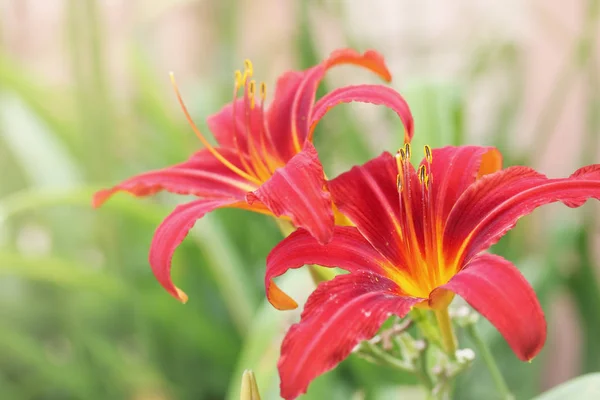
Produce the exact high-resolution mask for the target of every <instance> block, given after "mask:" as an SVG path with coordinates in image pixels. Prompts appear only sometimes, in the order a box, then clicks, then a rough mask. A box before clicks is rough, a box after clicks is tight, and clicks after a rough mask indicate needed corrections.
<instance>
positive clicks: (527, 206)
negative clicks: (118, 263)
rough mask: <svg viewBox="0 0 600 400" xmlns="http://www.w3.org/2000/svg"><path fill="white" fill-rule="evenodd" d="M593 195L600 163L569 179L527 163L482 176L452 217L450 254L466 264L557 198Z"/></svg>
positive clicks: (598, 190)
mask: <svg viewBox="0 0 600 400" xmlns="http://www.w3.org/2000/svg"><path fill="white" fill-rule="evenodd" d="M589 198H595V199H599V198H600V165H592V166H588V167H584V168H582V169H580V170H578V171H577V172H575V173H574V174H573V175H571V177H569V178H565V179H548V178H546V177H545V176H544V175H542V174H540V173H537V172H536V171H534V170H533V169H531V168H526V167H511V168H507V169H505V170H502V171H498V172H496V173H494V174H491V175H487V176H484V177H483V178H481V179H480V180H478V181H477V182H475V183H474V184H473V185H471V186H470V187H469V188H468V189H467V190H466V191H465V192H464V193H463V195H462V196H461V197H460V198H459V199H458V201H457V202H456V204H455V205H454V207H453V208H452V211H451V212H450V215H449V216H448V222H447V224H446V228H445V235H444V249H445V251H446V253H447V257H451V258H453V259H455V260H457V261H459V262H467V261H468V260H469V259H470V258H471V257H472V256H473V255H475V254H477V253H479V252H481V251H483V250H485V249H487V248H489V247H490V246H491V245H492V244H494V243H496V242H497V241H498V240H499V239H500V238H501V237H502V236H503V235H504V234H505V233H506V232H508V231H509V230H510V229H512V228H513V227H514V226H515V224H516V223H517V221H518V219H519V218H521V217H523V216H525V215H527V214H530V213H531V212H532V211H533V210H535V209H536V208H537V207H539V206H542V205H544V204H548V203H552V202H557V201H561V202H563V203H565V204H566V205H568V206H570V207H579V206H581V205H582V204H583V203H584V202H585V201H586V200H587V199H589Z"/></svg>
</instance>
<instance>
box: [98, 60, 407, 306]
mask: <svg viewBox="0 0 600 400" xmlns="http://www.w3.org/2000/svg"><path fill="white" fill-rule="evenodd" d="M343 64H354V65H357V66H361V67H363V68H366V69H368V70H370V71H372V72H374V73H375V74H377V75H379V76H380V77H381V78H383V79H384V80H386V81H390V80H391V76H390V73H389V71H388V69H387V67H386V65H385V62H384V60H383V57H382V56H381V55H380V54H378V53H376V52H374V51H367V52H365V53H364V54H360V53H357V52H355V51H353V50H349V49H344V50H338V51H335V52H333V53H332V54H331V55H330V57H329V58H327V59H326V60H325V61H323V62H322V63H321V64H319V65H317V66H315V67H312V68H309V69H307V70H305V71H290V72H287V73H285V74H283V75H282V76H281V77H280V78H279V80H278V82H277V86H276V89H275V97H274V99H273V101H272V103H271V105H270V107H269V108H268V109H265V105H264V102H265V98H266V86H265V84H264V83H261V84H260V85H259V88H258V91H259V93H258V97H259V101H258V102H257V101H256V96H257V93H256V91H257V84H256V82H255V81H254V80H252V79H251V78H252V75H253V68H252V64H251V63H250V62H249V61H246V64H245V70H244V72H243V73H242V72H241V71H236V79H235V88H234V100H233V102H232V103H230V104H228V105H226V106H225V107H224V108H223V109H222V110H221V111H220V112H219V113H217V114H216V115H213V116H211V117H209V118H208V121H207V123H208V126H209V128H210V130H211V132H212V133H213V134H214V136H215V138H216V140H217V142H218V143H219V145H218V147H213V146H212V145H211V144H210V143H209V142H208V141H207V140H206V139H205V137H204V136H203V135H202V133H200V131H199V130H198V129H197V127H196V126H195V125H194V123H193V122H192V119H191V117H190V115H189V114H188V112H187V109H186V107H185V105H184V104H183V101H182V99H181V96H180V94H179V92H178V91H177V87H176V86H175V85H174V87H175V89H176V94H177V97H178V100H179V102H180V104H181V106H182V108H183V111H184V113H185V115H186V117H187V119H188V121H189V122H190V124H191V126H192V128H193V130H194V132H195V133H196V135H197V136H198V138H199V139H200V141H201V142H202V143H203V145H204V146H205V149H203V150H200V151H198V152H196V153H194V154H193V155H192V156H191V158H190V159H188V160H187V161H185V162H183V163H181V164H177V165H174V166H170V167H168V168H165V169H160V170H156V171H151V172H146V173H143V174H141V175H137V176H134V177H132V178H129V179H127V180H125V181H124V182H121V183H120V184H119V185H117V186H115V187H113V188H111V189H106V190H101V191H99V192H98V193H96V195H95V196H94V200H93V204H94V206H95V207H99V206H100V205H102V204H103V203H104V202H105V201H106V200H107V199H108V198H109V197H111V196H112V195H113V194H114V193H116V192H118V191H125V192H128V193H130V194H132V195H134V196H149V195H152V194H155V193H157V192H159V191H162V190H166V191H169V192H172V193H178V194H188V195H189V194H191V195H195V196H198V197H199V199H198V200H195V201H192V202H190V203H187V204H183V205H181V206H179V207H177V208H176V209H175V210H174V211H173V212H172V213H171V214H170V215H169V216H168V217H167V218H166V219H165V220H164V221H163V222H162V224H161V225H160V226H159V227H158V228H157V230H156V233H155V235H154V238H153V241H152V245H151V248H150V255H149V261H150V265H151V267H152V270H153V272H154V274H155V276H156V278H157V279H158V281H159V282H160V284H161V285H162V286H163V287H164V288H165V289H166V290H167V291H168V292H169V293H170V294H171V295H173V296H174V297H175V298H177V299H179V300H180V301H182V302H185V301H187V296H186V295H185V293H183V292H182V291H181V290H180V289H178V288H177V287H176V286H175V285H174V284H173V282H172V281H171V276H170V270H171V258H172V256H173V253H174V251H175V248H176V247H177V246H178V245H179V244H180V243H181V241H182V240H183V239H184V238H185V236H186V235H187V233H188V231H189V230H190V229H191V228H192V226H193V225H194V223H195V222H196V220H198V219H199V218H202V217H203V216H204V215H205V214H206V213H208V212H210V211H213V210H215V209H217V208H222V207H237V208H243V209H248V210H252V211H255V212H260V213H264V214H269V215H274V216H275V217H281V218H285V219H288V220H291V222H292V223H293V224H294V225H295V226H296V227H302V228H304V229H306V231H308V232H310V233H311V234H312V235H314V236H315V237H316V238H317V241H318V242H320V243H326V242H328V241H329V240H330V239H331V236H332V234H333V226H334V214H333V211H332V203H331V197H330V194H329V193H328V192H327V190H326V182H325V177H324V174H323V168H322V166H321V163H320V161H319V159H318V157H317V152H316V150H315V148H314V146H313V145H312V135H313V131H314V128H315V125H316V124H317V123H318V121H319V120H320V119H321V118H322V117H323V115H325V113H326V112H327V111H328V110H329V109H330V108H331V107H333V106H335V105H337V104H340V103H344V102H352V101H359V102H367V103H373V104H381V105H385V106H387V107H389V108H391V109H392V110H394V111H395V112H396V113H397V114H398V115H399V117H400V119H401V120H402V122H403V124H404V126H405V140H410V139H411V138H412V135H413V119H412V116H411V114H410V110H409V108H408V105H407V104H406V102H405V101H404V99H403V98H402V97H401V96H400V95H399V94H398V93H397V92H396V91H394V90H393V89H391V88H389V87H385V86H381V85H358V86H347V87H343V88H340V89H337V90H334V91H332V92H331V93H329V94H327V95H325V96H323V97H322V98H321V99H320V100H319V101H316V102H315V97H316V90H317V86H318V85H319V82H320V81H321V80H322V79H323V77H324V75H325V73H326V72H327V71H328V70H329V69H330V68H332V67H334V66H337V65H343ZM240 88H243V95H242V97H241V98H238V96H237V94H238V91H239V89H240Z"/></svg>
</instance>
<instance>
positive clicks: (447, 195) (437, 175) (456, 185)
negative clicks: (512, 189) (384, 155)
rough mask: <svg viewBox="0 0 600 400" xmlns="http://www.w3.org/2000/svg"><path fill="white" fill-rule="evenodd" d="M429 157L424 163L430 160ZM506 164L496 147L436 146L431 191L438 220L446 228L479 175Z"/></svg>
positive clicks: (433, 153)
mask: <svg viewBox="0 0 600 400" xmlns="http://www.w3.org/2000/svg"><path fill="white" fill-rule="evenodd" d="M426 163H427V162H426V160H423V161H422V162H421V165H424V164H426ZM501 168H502V155H501V154H500V152H499V151H498V150H497V149H496V148H494V147H480V146H459V147H454V146H448V147H443V148H441V149H433V150H432V163H431V174H432V176H431V178H430V179H431V180H432V181H433V182H435V183H434V184H432V185H431V195H432V197H433V207H434V208H435V217H436V220H437V223H440V224H441V225H440V227H441V228H442V229H443V225H444V223H445V222H446V218H448V214H449V213H450V210H451V209H452V206H453V205H454V203H456V201H457V200H458V198H459V197H460V195H461V194H462V193H463V192H464V191H465V190H466V189H467V188H468V187H469V186H470V185H471V184H472V183H473V182H475V180H476V179H478V178H481V177H482V176H484V175H487V174H490V173H492V172H496V171H498V170H500V169H501Z"/></svg>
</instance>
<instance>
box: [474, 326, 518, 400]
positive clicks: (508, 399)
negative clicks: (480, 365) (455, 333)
mask: <svg viewBox="0 0 600 400" xmlns="http://www.w3.org/2000/svg"><path fill="white" fill-rule="evenodd" d="M466 331H467V334H468V335H469V337H470V338H471V340H472V341H473V344H475V347H476V348H477V350H478V352H479V354H480V355H481V358H482V359H483V362H484V363H485V365H486V366H487V368H488V370H489V371H490V375H491V376H492V380H493V381H494V384H495V385H496V388H497V389H498V392H499V393H500V395H501V396H502V399H503V400H512V399H514V396H513V395H512V394H511V393H510V390H509V389H508V386H507V385H506V382H505V381H504V377H503V376H502V373H501V372H500V369H499V368H498V365H497V364H496V360H495V359H494V356H493V355H492V352H491V351H490V349H489V348H488V346H487V344H486V343H485V342H484V341H483V339H482V338H481V336H479V332H477V329H476V328H475V324H468V325H467V326H466Z"/></svg>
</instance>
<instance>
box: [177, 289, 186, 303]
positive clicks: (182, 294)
mask: <svg viewBox="0 0 600 400" xmlns="http://www.w3.org/2000/svg"><path fill="white" fill-rule="evenodd" d="M175 291H176V292H177V296H176V297H177V300H179V301H180V302H181V303H182V304H185V303H187V301H188V295H187V294H185V292H184V291H183V290H181V289H179V288H177V287H176V288H175Z"/></svg>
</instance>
